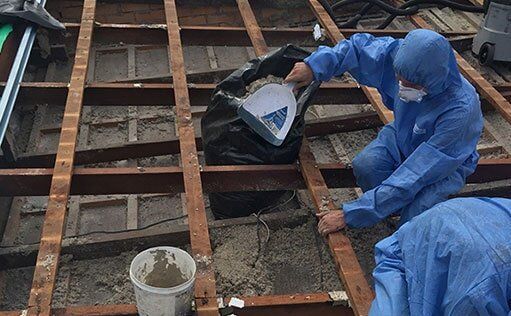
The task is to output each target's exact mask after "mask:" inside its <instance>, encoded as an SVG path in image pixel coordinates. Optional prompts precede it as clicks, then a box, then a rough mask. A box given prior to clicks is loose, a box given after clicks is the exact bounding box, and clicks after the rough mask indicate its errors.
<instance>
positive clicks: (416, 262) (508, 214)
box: [369, 198, 511, 316]
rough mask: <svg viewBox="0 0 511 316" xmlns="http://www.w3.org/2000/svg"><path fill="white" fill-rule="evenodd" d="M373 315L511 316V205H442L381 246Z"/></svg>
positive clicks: (497, 201)
mask: <svg viewBox="0 0 511 316" xmlns="http://www.w3.org/2000/svg"><path fill="white" fill-rule="evenodd" d="M373 277H374V282H375V292H376V297H375V299H374V301H373V303H372V305H371V310H370V313H369V314H370V315H375V316H376V315H377V316H386V315H462V316H471V315H511V308H510V307H511V306H510V303H511V200H510V199H502V198H458V199H452V200H449V201H446V202H443V203H440V204H437V205H436V206H434V207H433V208H431V209H430V210H428V211H426V212H424V213H423V214H421V215H419V216H417V217H415V218H414V219H412V220H411V221H409V222H407V223H406V224H404V225H403V226H401V228H399V230H398V231H396V232H395V233H394V234H393V235H392V236H390V237H388V238H386V239H384V240H382V241H380V242H379V243H378V244H376V268H375V269H374V272H373Z"/></svg>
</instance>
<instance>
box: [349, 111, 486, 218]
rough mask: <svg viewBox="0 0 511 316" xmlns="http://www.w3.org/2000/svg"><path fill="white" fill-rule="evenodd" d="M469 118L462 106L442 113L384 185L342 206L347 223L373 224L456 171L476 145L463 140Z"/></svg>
mask: <svg viewBox="0 0 511 316" xmlns="http://www.w3.org/2000/svg"><path fill="white" fill-rule="evenodd" d="M469 120H470V118H469V115H467V113H465V111H464V109H463V108H459V109H454V110H453V111H450V112H448V113H446V114H444V115H443V116H441V117H440V118H439V123H438V124H437V125H436V126H435V131H434V134H433V136H431V138H430V139H429V140H428V141H427V142H424V143H422V144H421V145H419V147H417V149H415V151H414V152H413V153H412V154H411V155H410V156H409V157H408V158H407V159H406V160H405V161H404V162H403V163H402V164H401V165H400V166H399V167H398V168H397V169H396V170H395V171H394V173H392V175H390V176H389V177H388V178H387V179H386V180H385V181H383V182H382V184H381V185H379V186H377V187H375V188H374V189H372V190H369V191H367V192H365V193H364V194H363V195H362V196H361V197H360V198H359V199H357V200H355V201H353V202H349V203H345V204H344V205H343V210H344V214H345V219H346V223H347V224H348V225H350V226H352V227H367V226H370V225H374V224H375V223H377V222H379V221H381V220H383V219H384V218H386V217H387V216H389V215H391V214H392V213H394V212H396V211H398V210H400V209H401V208H403V207H404V206H406V205H408V204H409V203H411V202H412V201H413V199H414V197H415V195H416V194H417V193H418V192H419V191H420V190H421V189H423V188H424V187H426V186H428V185H430V184H433V183H435V182H437V181H440V180H442V179H443V178H445V177H446V176H448V175H450V174H452V173H453V172H455V171H456V169H457V168H458V167H459V166H461V165H462V164H463V162H464V161H465V160H466V159H467V158H468V157H469V156H470V155H472V153H473V151H474V148H475V146H476V144H470V143H466V142H463V141H461V139H463V133H464V131H465V130H466V129H467V128H466V126H467V125H468V124H470V123H469Z"/></svg>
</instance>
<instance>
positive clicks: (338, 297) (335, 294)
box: [328, 291, 351, 306]
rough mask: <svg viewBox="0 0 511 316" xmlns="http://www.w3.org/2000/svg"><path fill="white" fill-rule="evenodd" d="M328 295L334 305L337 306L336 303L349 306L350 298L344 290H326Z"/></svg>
mask: <svg viewBox="0 0 511 316" xmlns="http://www.w3.org/2000/svg"><path fill="white" fill-rule="evenodd" d="M328 296H329V297H330V299H331V300H332V301H333V305H334V306H338V305H343V306H351V304H350V299H349V297H348V294H347V293H346V291H332V292H328Z"/></svg>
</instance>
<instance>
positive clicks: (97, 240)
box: [0, 209, 310, 270]
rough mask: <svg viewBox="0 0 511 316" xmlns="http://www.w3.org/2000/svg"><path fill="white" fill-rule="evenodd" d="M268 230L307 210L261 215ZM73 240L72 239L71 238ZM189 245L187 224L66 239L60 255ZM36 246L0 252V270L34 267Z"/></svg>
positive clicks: (247, 220)
mask: <svg viewBox="0 0 511 316" xmlns="http://www.w3.org/2000/svg"><path fill="white" fill-rule="evenodd" d="M261 216H262V219H263V220H264V221H265V222H266V224H267V225H268V226H269V227H270V229H273V228H278V227H282V226H283V225H284V226H295V225H299V224H302V223H303V222H304V221H306V220H307V219H308V218H309V217H310V211H309V210H307V209H300V210H296V209H293V210H290V211H283V212H276V213H268V214H263V215H261ZM257 221H258V220H257V218H255V217H254V216H247V217H239V218H229V219H224V220H216V221H212V222H210V223H209V229H211V230H215V229H218V228H225V227H230V226H234V225H252V224H256V223H257ZM73 236H74V235H73ZM189 242H190V230H189V227H188V224H179V223H178V224H175V225H171V226H153V227H149V228H147V229H139V230H137V231H130V232H122V231H121V232H118V233H114V232H112V233H110V234H93V235H89V236H83V237H80V236H74V237H71V238H70V237H66V238H64V240H63V242H62V254H70V255H73V259H74V260H83V259H85V260H87V259H91V258H103V257H108V256H113V255H116V254H120V253H122V252H124V251H130V250H133V249H146V248H149V247H156V246H160V245H162V244H166V245H168V246H173V247H182V246H186V245H187V244H188V243H189ZM37 250H38V245H37V244H34V245H23V246H12V247H8V248H0V270H3V269H12V268H20V267H26V266H32V265H34V264H35V259H36V256H37Z"/></svg>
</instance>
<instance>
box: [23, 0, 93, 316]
mask: <svg viewBox="0 0 511 316" xmlns="http://www.w3.org/2000/svg"><path fill="white" fill-rule="evenodd" d="M95 12H96V0H84V3H83V12H82V19H81V24H80V32H79V35H78V42H77V45H76V55H75V60H74V65H73V71H72V73H71V81H70V84H69V93H68V95H67V100H66V107H65V110H64V117H63V121H62V129H61V132H60V140H59V145H58V150H57V157H56V159H55V160H56V162H55V167H54V169H53V174H52V179H51V187H50V191H49V198H48V207H47V210H46V214H45V217H44V223H43V228H42V233H41V245H40V248H39V253H38V256H37V264H36V267H35V271H34V278H33V282H32V289H31V291H30V297H29V301H28V306H29V309H28V314H29V315H48V316H49V315H50V314H51V301H52V297H53V291H54V288H55V282H56V278H57V271H58V270H57V269H58V264H59V258H60V248H61V242H62V237H63V234H64V222H65V218H66V210H67V202H68V198H69V192H70V186H71V179H72V175H73V168H74V152H75V149H76V143H77V136H78V130H79V125H80V124H79V123H80V114H81V110H82V104H83V95H84V88H85V80H86V76H87V68H88V62H89V52H90V47H91V43H92V35H93V31H92V30H93V27H94V15H95Z"/></svg>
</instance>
